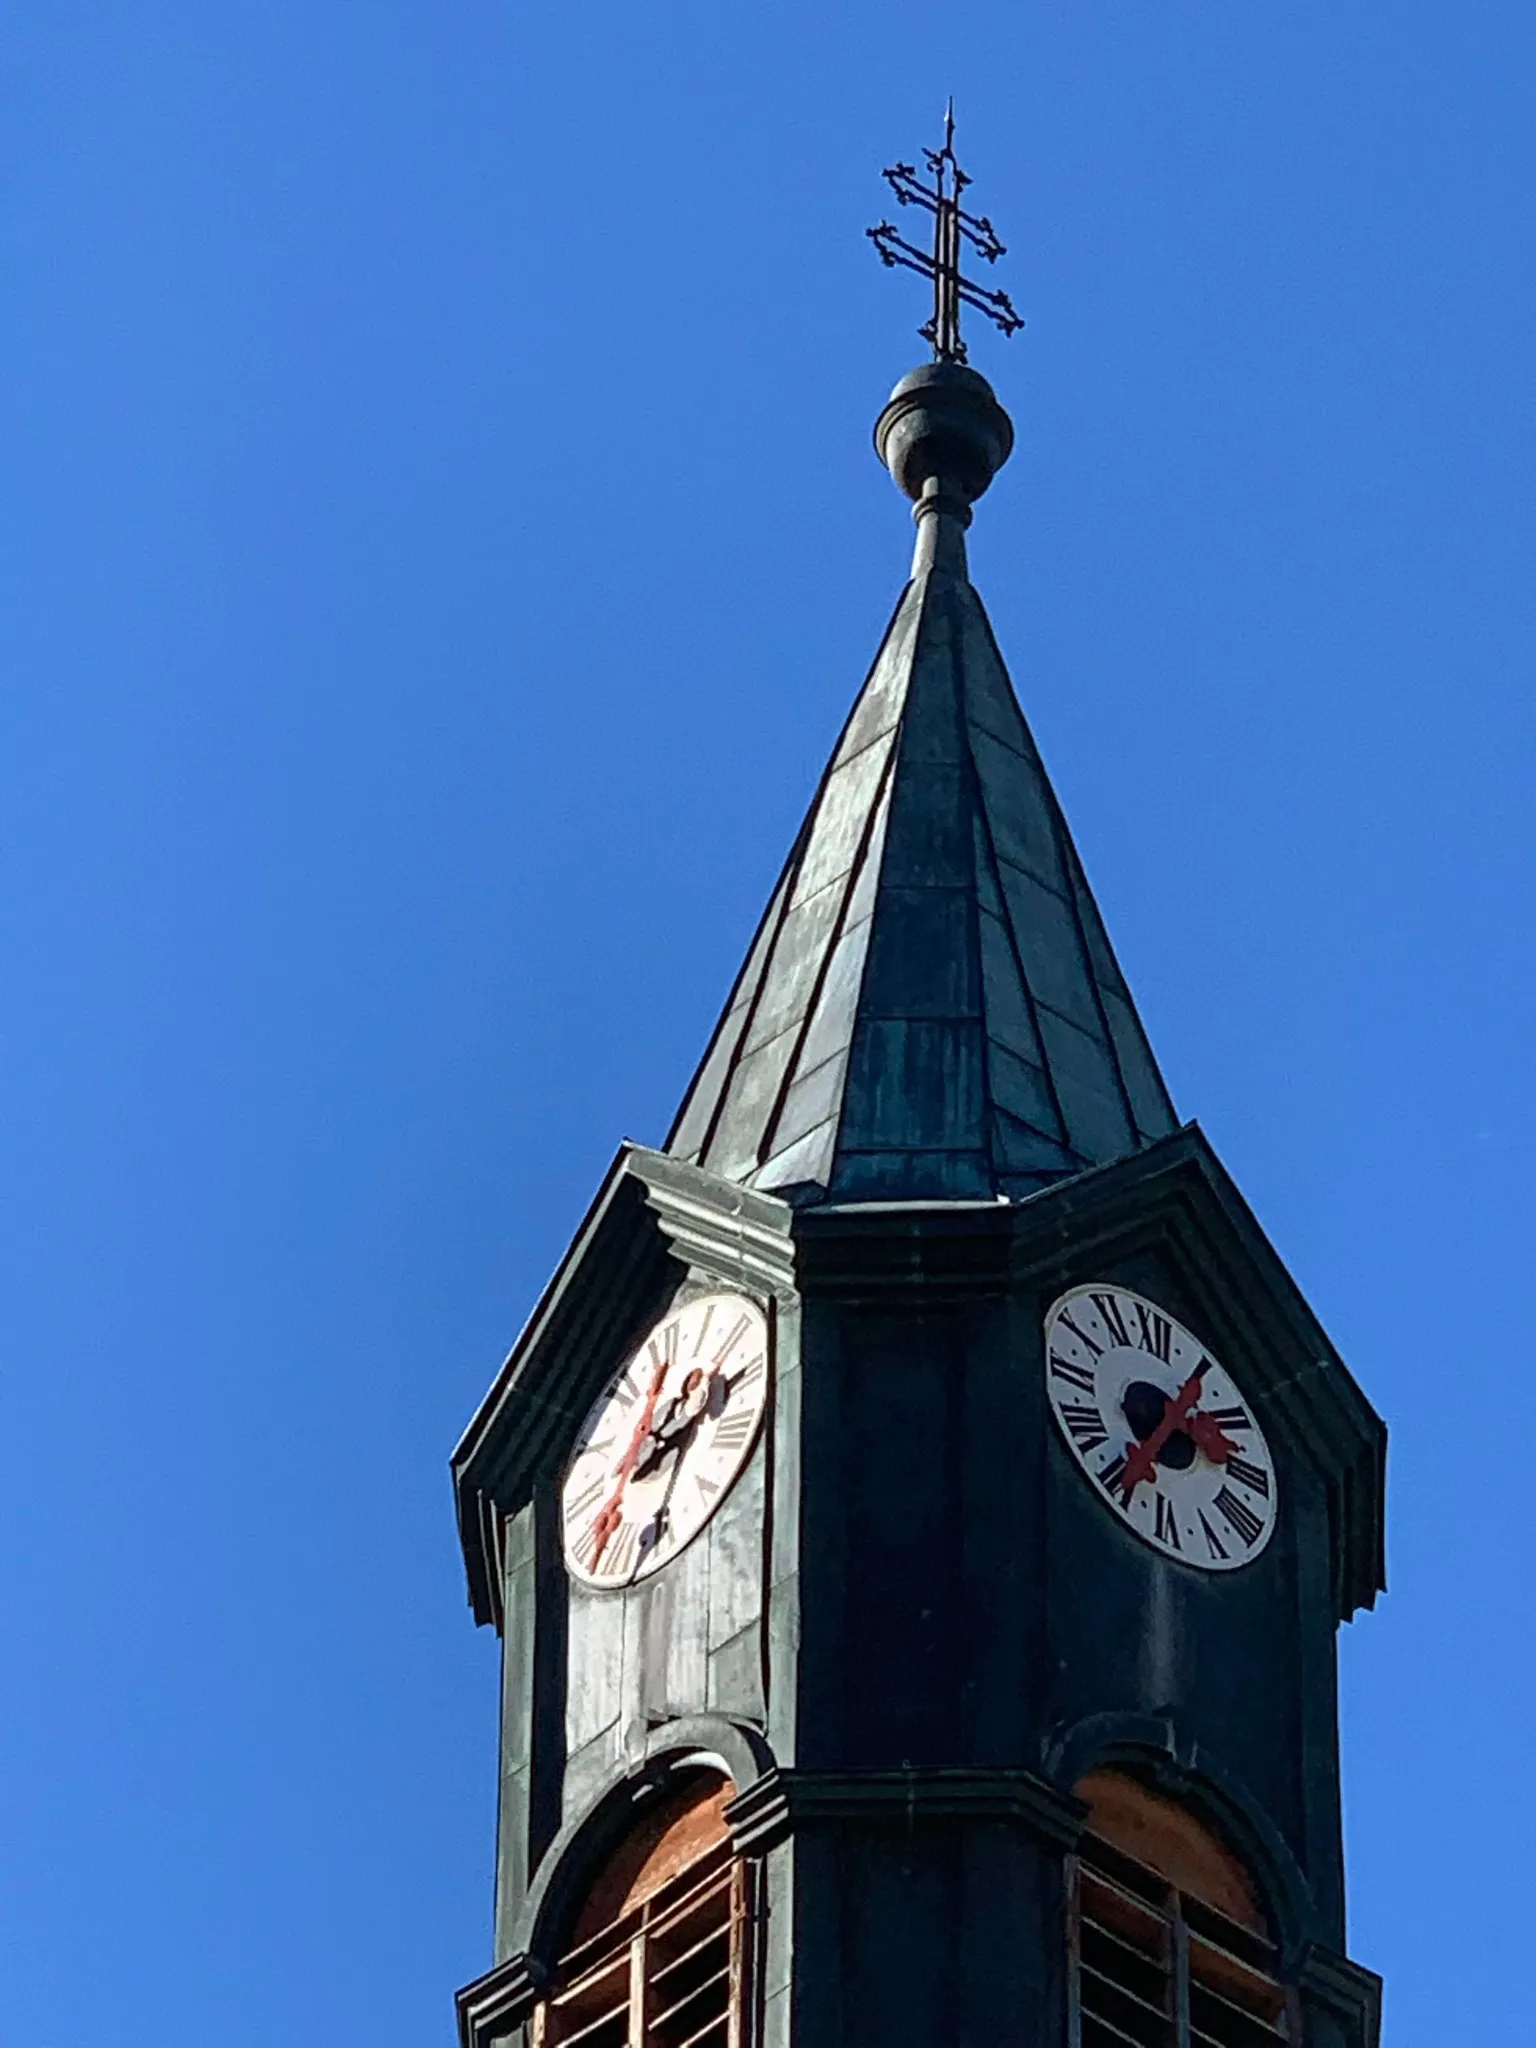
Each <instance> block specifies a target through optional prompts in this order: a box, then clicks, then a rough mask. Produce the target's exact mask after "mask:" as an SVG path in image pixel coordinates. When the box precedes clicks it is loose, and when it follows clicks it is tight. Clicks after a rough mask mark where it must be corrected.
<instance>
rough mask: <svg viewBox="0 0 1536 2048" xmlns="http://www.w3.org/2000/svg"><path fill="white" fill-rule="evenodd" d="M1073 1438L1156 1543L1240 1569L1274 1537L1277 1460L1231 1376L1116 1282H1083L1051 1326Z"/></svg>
mask: <svg viewBox="0 0 1536 2048" xmlns="http://www.w3.org/2000/svg"><path fill="white" fill-rule="evenodd" d="M1045 1349H1046V1365H1045V1371H1046V1385H1047V1388H1048V1389H1049V1392H1050V1397H1051V1407H1052V1410H1053V1411H1054V1413H1055V1416H1056V1420H1057V1423H1058V1424H1059V1425H1060V1428H1061V1433H1062V1436H1063V1437H1064V1438H1065V1440H1066V1442H1067V1445H1068V1448H1069V1449H1070V1450H1071V1452H1072V1455H1073V1457H1074V1458H1076V1460H1077V1462H1078V1464H1079V1465H1080V1466H1081V1467H1082V1469H1083V1471H1084V1472H1085V1473H1086V1474H1087V1476H1088V1478H1089V1479H1090V1480H1091V1481H1092V1482H1093V1486H1094V1490H1095V1492H1096V1493H1097V1494H1098V1495H1099V1498H1100V1499H1101V1500H1104V1501H1107V1502H1108V1504H1109V1505H1110V1506H1111V1507H1112V1508H1113V1509H1114V1511H1115V1513H1116V1514H1117V1515H1118V1516H1119V1517H1120V1519H1121V1521H1123V1522H1125V1523H1128V1524H1129V1526H1130V1527H1131V1528H1132V1529H1134V1530H1135V1532H1136V1534H1137V1535H1138V1536H1140V1537H1141V1539H1142V1540H1143V1542H1146V1543H1150V1544H1151V1545H1152V1546H1153V1548H1154V1549H1156V1550H1160V1551H1162V1552H1163V1553H1164V1554H1165V1555H1166V1556H1168V1557H1176V1558H1177V1559H1178V1560H1179V1562H1180V1563H1181V1564H1189V1565H1194V1566H1196V1567H1197V1568H1198V1569H1199V1570H1201V1571H1208V1572H1230V1571H1235V1570H1236V1569H1237V1567H1238V1566H1239V1565H1244V1564H1247V1563H1248V1562H1249V1560H1250V1559H1251V1558H1255V1557H1257V1556H1258V1554H1259V1552H1260V1551H1261V1550H1262V1549H1263V1548H1264V1546H1265V1544H1266V1543H1267V1542H1268V1541H1269V1539H1270V1537H1271V1535H1272V1534H1273V1533H1274V1527H1275V1512H1276V1508H1277V1506H1278V1488H1277V1486H1276V1481H1275V1464H1274V1459H1273V1458H1272V1457H1271V1456H1270V1451H1269V1445H1268V1444H1267V1443H1266V1442H1265V1441H1264V1432H1263V1431H1262V1430H1261V1429H1260V1428H1259V1425H1258V1423H1257V1422H1256V1421H1255V1420H1254V1417H1253V1411H1252V1409H1251V1408H1250V1407H1249V1405H1248V1403H1247V1402H1246V1401H1245V1400H1244V1399H1243V1396H1242V1395H1241V1394H1240V1393H1239V1392H1238V1389H1237V1386H1236V1384H1235V1383H1234V1381H1233V1379H1232V1376H1231V1374H1230V1373H1228V1372H1226V1371H1224V1370H1223V1368H1222V1367H1221V1366H1220V1365H1218V1364H1217V1362H1216V1360H1215V1359H1214V1358H1212V1356H1211V1354H1210V1353H1209V1352H1208V1351H1207V1350H1206V1348H1205V1346H1204V1345H1203V1344H1201V1342H1200V1340H1199V1339H1198V1338H1197V1337H1192V1336H1191V1335H1190V1333H1189V1331H1188V1330H1186V1329H1185V1328H1184V1327H1183V1325H1182V1324H1181V1323H1176V1322H1175V1321H1174V1319H1173V1317H1172V1316H1170V1315H1169V1314H1168V1313H1167V1311H1166V1310H1164V1309H1160V1308H1159V1307H1158V1306H1157V1304H1156V1303H1155V1302H1151V1301H1148V1300H1147V1299H1146V1298H1145V1297H1144V1296H1142V1295H1140V1294H1132V1293H1131V1292H1130V1290H1129V1289H1128V1288H1124V1287H1117V1286H1114V1285H1112V1284H1111V1283H1109V1282H1106V1281H1102V1280H1101V1281H1094V1282H1091V1283H1090V1284H1089V1285H1088V1286H1086V1287H1074V1288H1073V1289H1072V1291H1071V1293H1070V1294H1064V1295H1063V1296H1062V1298H1061V1300H1060V1301H1058V1302H1057V1303H1056V1304H1055V1306H1054V1307H1053V1308H1052V1310H1051V1312H1050V1314H1049V1315H1048V1316H1047V1318H1046V1323H1045Z"/></svg>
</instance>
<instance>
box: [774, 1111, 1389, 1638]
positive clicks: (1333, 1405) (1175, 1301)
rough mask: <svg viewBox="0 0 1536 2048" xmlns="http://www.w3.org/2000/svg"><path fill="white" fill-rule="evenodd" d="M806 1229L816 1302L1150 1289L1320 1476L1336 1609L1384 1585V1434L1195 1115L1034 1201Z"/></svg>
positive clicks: (1126, 1309) (871, 1213)
mask: <svg viewBox="0 0 1536 2048" xmlns="http://www.w3.org/2000/svg"><path fill="white" fill-rule="evenodd" d="M794 1227H795V1235H796V1244H797V1254H798V1256H797V1271H798V1275H799V1281H800V1286H801V1288H802V1291H803V1292H804V1294H805V1295H806V1296H807V1297H808V1298H809V1297H813V1296H815V1295H818V1294H829V1295H830V1294H835V1295H837V1296H838V1297H839V1298H840V1299H841V1300H843V1301H855V1300H860V1299H862V1300H864V1301H865V1302H867V1303H869V1304H870V1305H871V1306H873V1305H876V1304H879V1303H887V1304H889V1303H891V1302H892V1301H894V1300H897V1299H907V1300H911V1301H913V1302H916V1301H918V1300H919V1299H926V1300H927V1301H929V1302H934V1303H936V1302H939V1301H942V1300H945V1299H953V1298H957V1297H961V1296H964V1295H968V1294H978V1293H1008V1294H1013V1295H1018V1294H1029V1295H1031V1296H1032V1297H1033V1298H1034V1304H1035V1307H1036V1308H1037V1310H1038V1315H1037V1316H1036V1317H1034V1318H1032V1321H1033V1322H1034V1323H1035V1324H1036V1325H1037V1326H1043V1325H1044V1323H1045V1320H1046V1318H1047V1315H1048V1313H1049V1311H1050V1309H1051V1307H1052V1305H1053V1304H1056V1303H1057V1302H1059V1301H1060V1300H1061V1299H1062V1298H1064V1297H1066V1296H1068V1295H1069V1294H1070V1293H1071V1291H1072V1290H1074V1289H1078V1288H1087V1287H1089V1286H1090V1285H1091V1284H1093V1283H1107V1284H1109V1285H1110V1286H1111V1287H1114V1288H1118V1289H1120V1290H1121V1292H1122V1312H1123V1314H1125V1315H1126V1316H1128V1317H1129V1316H1132V1315H1133V1313H1134V1310H1133V1306H1132V1304H1133V1300H1134V1297H1136V1296H1137V1295H1138V1294H1139V1295H1141V1296H1142V1297H1143V1298H1151V1299H1153V1300H1155V1301H1157V1302H1159V1303H1160V1304H1161V1305H1162V1307H1163V1309H1164V1310H1165V1311H1166V1312H1167V1314H1168V1315H1169V1316H1170V1317H1172V1318H1174V1319H1175V1320H1176V1322H1177V1323H1178V1324H1182V1325H1187V1326H1188V1329H1189V1331H1191V1332H1192V1333H1193V1335H1194V1336H1195V1337H1196V1338H1197V1339H1198V1341H1199V1344H1201V1345H1204V1346H1208V1347H1210V1350H1211V1352H1212V1353H1213V1354H1214V1355H1215V1356H1216V1357H1218V1358H1219V1359H1220V1360H1221V1361H1222V1362H1223V1364H1224V1365H1225V1366H1226V1367H1227V1368H1228V1369H1229V1370H1230V1371H1231V1372H1232V1373H1234V1374H1236V1375H1238V1376H1239V1377H1240V1380H1241V1385H1242V1389H1243V1392H1244V1394H1245V1395H1247V1396H1249V1397H1251V1399H1252V1401H1253V1403H1254V1404H1255V1408H1256V1410H1257V1413H1258V1417H1259V1419H1260V1421H1261V1422H1262V1426H1263V1432H1264V1433H1265V1435H1266V1436H1267V1438H1268V1439H1269V1440H1271V1441H1272V1442H1273V1443H1274V1444H1276V1445H1277V1446H1281V1447H1283V1450H1284V1452H1285V1454H1286V1455H1287V1456H1288V1457H1290V1458H1297V1459H1301V1460H1303V1461H1304V1462H1305V1463H1306V1465H1307V1466H1309V1467H1310V1468H1311V1470H1312V1471H1314V1472H1315V1473H1316V1474H1317V1476H1318V1479H1319V1481H1320V1482H1321V1484H1322V1486H1323V1488H1324V1490H1325V1492H1326V1498H1327V1504H1328V1525H1329V1532H1330V1550H1331V1560H1330V1562H1331V1575H1332V1587H1333V1597H1334V1602H1335V1607H1336V1612H1337V1615H1338V1618H1339V1619H1340V1620H1347V1619H1349V1617H1350V1616H1351V1615H1353V1614H1354V1613H1356V1612H1358V1611H1359V1609H1361V1608H1362V1607H1369V1606H1371V1605H1372V1604H1373V1603H1374V1601H1375V1598H1376V1595H1377V1594H1378V1593H1379V1592H1380V1591H1382V1590H1383V1588H1384V1586H1385V1567H1384V1545H1383V1509H1384V1488H1385V1470H1386V1429H1385V1426H1384V1424H1383V1423H1382V1422H1381V1420H1380V1418H1379V1417H1378V1416H1377V1414H1376V1412H1375V1410H1374V1409H1373V1408H1372V1407H1371V1405H1370V1403H1369V1402H1368V1401H1367V1400H1366V1398H1365V1396H1364V1394H1363V1393H1362V1392H1361V1391H1360V1388H1359V1387H1358V1385H1357V1384H1356V1382H1355V1380H1354V1378H1353V1376H1352V1374H1351V1373H1350V1371H1349V1368H1348V1367H1347V1366H1346V1365H1345V1363H1344V1361H1343V1359H1342V1358H1341V1357H1340V1356H1339V1353H1338V1352H1337V1350H1336V1349H1335V1348H1334V1345H1333V1344H1332V1342H1331V1341H1330V1339H1329V1337H1328V1335H1327V1333H1326V1332H1325V1331H1324V1329H1323V1328H1322V1325H1321V1324H1320V1323H1319V1322H1318V1320H1317V1318H1316V1316H1315V1315H1314V1314H1313V1312H1312V1310H1311V1309H1310V1308H1309V1307H1308V1305H1307V1302H1306V1299H1305V1297H1304V1296H1303V1294H1302V1292H1301V1290H1300V1288H1299V1287H1298V1286H1297V1284H1296V1282H1295V1281H1294V1280H1293V1279H1292V1277H1291V1275H1290V1273H1289V1271H1288V1270H1287V1268H1286V1266H1285V1264H1284V1262H1283V1260H1282V1259H1281V1257H1280V1255H1279V1253H1278V1252H1277V1251H1276V1250H1275V1248H1274V1246H1273V1245H1272V1244H1271V1243H1270V1241H1269V1238H1268V1237H1267V1236H1266V1235H1265V1233H1264V1231H1263V1229H1262V1228H1261V1226H1260V1225H1259V1223H1258V1221H1257V1219H1256V1218H1255V1216H1254V1214H1253V1211H1252V1210H1251V1209H1250V1208H1249V1206H1248V1204H1247V1203H1246V1202H1245V1201H1244V1199H1243V1197H1242V1195H1241V1194H1240V1193H1239V1192H1238V1189H1237V1187H1236V1186H1235V1184H1234V1183H1233V1181H1232V1179H1231V1177H1230V1175H1229V1174H1228V1173H1227V1172H1226V1169H1225V1168H1224V1167H1223V1166H1222V1164H1221V1162H1220V1160H1219V1159H1218V1158H1217V1156H1216V1153H1215V1151H1214V1150H1213V1148H1212V1146H1211V1144H1210V1142H1209V1140H1208V1139H1207V1138H1206V1137H1205V1134H1204V1133H1203V1132H1202V1131H1201V1130H1200V1128H1199V1126H1198V1125H1197V1124H1186V1125H1185V1126H1184V1127H1183V1129H1181V1130H1179V1131H1177V1132H1175V1133H1174V1134H1173V1135H1172V1136H1171V1137H1168V1138H1165V1139H1163V1140H1161V1141H1160V1142H1159V1143H1157V1144H1155V1145H1152V1146H1150V1147H1148V1148H1147V1149H1146V1150H1144V1151H1142V1152H1140V1153H1137V1154H1136V1155H1135V1156H1133V1157H1131V1158H1127V1159H1123V1160H1118V1161H1116V1162H1115V1163H1114V1164H1112V1165H1109V1166H1103V1167H1098V1168H1094V1169H1092V1170H1090V1171H1088V1172H1085V1173H1082V1174H1079V1175H1077V1176H1075V1177H1074V1178H1073V1179H1071V1180H1067V1181H1062V1182H1058V1183H1056V1184H1055V1185H1054V1186H1051V1187H1048V1188H1046V1189H1043V1190H1042V1191H1041V1192H1040V1193H1039V1194H1037V1195H1034V1196H1031V1197H1030V1198H1028V1199H1027V1200H1025V1201H1022V1202H1016V1203H1008V1204H1004V1203H995V1204H990V1203H973V1204H966V1203H946V1204H944V1205H942V1206H928V1205H924V1204H918V1203H868V1204H861V1205H856V1206H848V1207H844V1208H840V1209H839V1208H819V1209H806V1210H802V1211H799V1212H797V1214H796V1216H795V1223H794ZM1110 1312H1111V1313H1112V1314H1113V1313H1114V1310H1113V1308H1111V1311H1110ZM1133 1327H1134V1325H1133ZM1089 1335H1090V1337H1092V1335H1093V1329H1092V1327H1090V1330H1089ZM1105 1335H1106V1333H1105V1332H1103V1331H1102V1330H1101V1331H1099V1332H1098V1337H1099V1341H1100V1342H1103V1341H1105Z"/></svg>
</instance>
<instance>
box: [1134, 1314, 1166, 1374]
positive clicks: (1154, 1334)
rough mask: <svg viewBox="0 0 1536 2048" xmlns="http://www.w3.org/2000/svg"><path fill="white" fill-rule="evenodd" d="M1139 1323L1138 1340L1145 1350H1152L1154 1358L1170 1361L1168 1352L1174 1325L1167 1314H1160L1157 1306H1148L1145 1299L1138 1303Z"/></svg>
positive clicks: (1164, 1362)
mask: <svg viewBox="0 0 1536 2048" xmlns="http://www.w3.org/2000/svg"><path fill="white" fill-rule="evenodd" d="M1136 1322H1137V1325H1138V1328H1137V1333H1136V1341H1137V1343H1138V1344H1139V1345H1140V1346H1141V1348H1142V1350H1143V1351H1150V1352H1151V1354H1152V1356H1153V1357H1154V1358H1160V1359H1161V1360H1162V1362H1163V1364H1164V1365H1166V1364H1167V1363H1168V1352H1169V1349H1170V1347H1171V1345H1172V1343H1173V1325H1172V1323H1170V1322H1169V1320H1168V1318H1167V1317H1166V1316H1160V1315H1159V1314H1158V1312H1157V1310H1156V1309H1155V1308H1148V1307H1147V1305H1146V1303H1145V1302H1144V1301H1138V1302H1137V1304H1136Z"/></svg>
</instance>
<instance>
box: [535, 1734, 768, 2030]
mask: <svg viewBox="0 0 1536 2048" xmlns="http://www.w3.org/2000/svg"><path fill="white" fill-rule="evenodd" d="M735 1791H736V1788H735V1786H734V1785H733V1784H732V1783H731V1781H730V1779H729V1778H727V1777H725V1776H723V1775H722V1773H720V1772H719V1771H709V1770H699V1771H691V1772H689V1773H688V1775H687V1777H686V1779H685V1780H684V1781H683V1783H681V1784H680V1785H678V1786H676V1787H675V1788H674V1789H673V1790H671V1791H669V1792H668V1793H666V1794H665V1795H664V1796H663V1797H662V1798H659V1799H657V1800H656V1801H655V1802H654V1803H653V1804H652V1805H650V1806H648V1807H647V1808H646V1809H645V1811H644V1813H643V1814H642V1816H641V1817H640V1818H639V1819H638V1820H637V1821H636V1822H635V1825H634V1826H633V1827H632V1828H631V1829H630V1830H629V1832H628V1833H627V1834H626V1835H625V1836H624V1837H623V1839H622V1840H621V1841H620V1843H619V1844H618V1846H617V1848H616V1849H614V1850H613V1851H612V1852H611V1854H610V1855H609V1857H608V1859H607V1861H606V1862H605V1863H604V1865H603V1867H602V1869H601V1870H600V1871H599V1872H598V1873H597V1875H596V1877H595V1879H594V1881H593V1883H592V1886H591V1889H590V1891H589V1892H588V1894H587V1897H586V1900H585V1903H584V1904H583V1905H582V1908H581V1910H580V1912H579V1913H578V1914H577V1915H576V1919H575V1922H574V1925H573V1927H572V1930H571V1935H570V1943H569V1946H568V1948H567V1951H566V1953H565V1954H564V1955H563V1956H562V1957H561V1959H560V1962H559V1964H558V1966H557V1968H556V1971H555V1976H554V1981H553V1984H552V1986H551V1989H550V1991H549V1993H548V1995H547V1996H546V1997H545V1998H544V1999H543V2000H542V2001H541V2002H540V2004H539V2006H538V2008H537V2010H536V2012H535V2015H534V2025H533V2042H534V2048H574V2044H575V2043H578V2042H579V2043H580V2044H581V2048H744V2040H745V2036H744V2032H743V2014H744V2013H745V2011H746V2000H747V1959H748V1946H747V1934H748V1928H749V1926H750V1918H751V1916H750V1905H751V1900H750V1896H749V1882H750V1876H751V1873H750V1871H749V1869H748V1867H747V1865H746V1864H745V1863H743V1861H742V1860H741V1858H740V1857H737V1856H733V1854H732V1852H731V1842H730V1834H729V1830H728V1829H727V1827H726V1824H725V1818H724V1808H725V1806H726V1803H727V1802H728V1801H729V1800H730V1799H732V1798H734V1796H735Z"/></svg>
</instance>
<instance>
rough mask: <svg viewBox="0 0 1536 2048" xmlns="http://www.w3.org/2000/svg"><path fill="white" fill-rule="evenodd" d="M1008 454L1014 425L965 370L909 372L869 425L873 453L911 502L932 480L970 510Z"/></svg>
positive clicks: (943, 367) (945, 366)
mask: <svg viewBox="0 0 1536 2048" xmlns="http://www.w3.org/2000/svg"><path fill="white" fill-rule="evenodd" d="M1012 450H1013V422H1012V420H1010V419H1009V417H1008V415H1007V413H1005V412H1004V411H1003V408H1002V407H1001V406H1000V405H999V404H998V402H997V398H996V396H995V394H994V392H993V390H992V386H991V385H990V384H989V383H988V382H987V380H986V378H985V377H983V376H982V375H981V373H980V371H978V370H972V369H968V368H967V367H966V365H965V364H964V363H951V362H936V363H924V364H923V366H922V368H921V369H919V370H912V371H910V372H909V373H908V375H906V376H905V377H903V378H902V380H901V382H900V383H899V384H898V385H897V386H896V389H895V390H894V391H893V392H892V393H891V400H890V403H889V405H887V406H886V408H885V410H884V412H882V413H881V415H880V417H879V419H878V420H876V422H875V453H876V454H877V455H878V456H879V457H880V460H881V461H882V462H883V463H884V464H885V466H886V468H887V469H888V470H889V471H890V472H891V475H892V476H893V477H894V478H895V479H896V482H897V485H898V486H899V488H900V489H901V490H903V491H905V492H906V494H907V496H908V497H909V498H911V499H913V500H914V502H915V501H916V500H918V499H920V498H922V497H923V495H924V486H925V485H926V484H927V483H928V482H929V480H930V479H936V480H937V482H938V485H939V487H940V488H941V489H942V490H943V491H944V493H945V495H946V496H947V495H949V494H950V493H955V494H957V495H959V496H960V497H962V498H963V499H964V500H965V502H966V504H967V505H969V504H971V503H972V502H973V501H974V500H975V499H977V498H979V497H980V496H981V494H982V492H983V491H984V490H985V489H986V488H987V486H988V484H990V483H991V481H992V479H993V477H994V476H996V474H997V472H998V471H999V470H1000V469H1001V468H1002V466H1003V464H1004V463H1005V462H1006V461H1007V460H1008V457H1009V455H1010V454H1011V453H1012ZM930 495H931V493H930Z"/></svg>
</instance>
